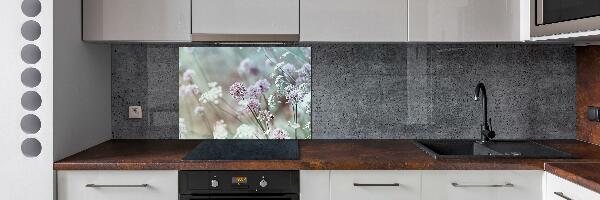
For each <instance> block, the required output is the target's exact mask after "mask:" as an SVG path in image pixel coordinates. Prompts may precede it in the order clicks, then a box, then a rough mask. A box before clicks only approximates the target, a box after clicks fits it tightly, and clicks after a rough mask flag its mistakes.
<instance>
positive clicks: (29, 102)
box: [21, 91, 42, 111]
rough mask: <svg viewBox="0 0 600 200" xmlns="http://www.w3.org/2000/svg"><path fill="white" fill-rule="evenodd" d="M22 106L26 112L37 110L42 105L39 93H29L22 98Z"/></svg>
mask: <svg viewBox="0 0 600 200" xmlns="http://www.w3.org/2000/svg"><path fill="white" fill-rule="evenodd" d="M21 105H22V106H23V108H25V110H29V111H34V110H37V109H38V108H40V106H41V105H42V97H41V96H40V94H38V93H37V92H34V91H27V92H25V93H24V94H23V96H21Z"/></svg>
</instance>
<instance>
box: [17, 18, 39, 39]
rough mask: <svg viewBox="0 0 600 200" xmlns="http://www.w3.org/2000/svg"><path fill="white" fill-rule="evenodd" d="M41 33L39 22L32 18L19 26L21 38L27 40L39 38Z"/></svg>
mask: <svg viewBox="0 0 600 200" xmlns="http://www.w3.org/2000/svg"><path fill="white" fill-rule="evenodd" d="M41 34H42V27H41V26H40V24H39V23H37V22H36V21H33V20H29V21H26V22H25V23H23V25H22V26H21V35H22V36H23V38H25V39H26V40H29V41H34V40H37V39H38V38H40V35H41Z"/></svg>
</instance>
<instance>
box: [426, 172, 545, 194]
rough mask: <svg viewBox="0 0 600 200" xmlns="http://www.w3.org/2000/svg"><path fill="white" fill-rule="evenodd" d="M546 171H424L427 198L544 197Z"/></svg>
mask: <svg viewBox="0 0 600 200" xmlns="http://www.w3.org/2000/svg"><path fill="white" fill-rule="evenodd" d="M542 179H543V171H516V170H515V171H513V170H511V171H487V170H485V171H479V170H478V171H424V172H423V180H422V181H423V188H422V191H423V194H422V196H423V198H422V199H423V200H506V199H511V200H542Z"/></svg>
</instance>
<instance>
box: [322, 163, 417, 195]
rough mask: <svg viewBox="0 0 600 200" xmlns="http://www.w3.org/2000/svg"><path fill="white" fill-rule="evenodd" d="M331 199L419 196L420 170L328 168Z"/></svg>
mask: <svg viewBox="0 0 600 200" xmlns="http://www.w3.org/2000/svg"><path fill="white" fill-rule="evenodd" d="M330 190H331V200H398V199H405V200H419V199H420V198H421V197H420V193H421V172H419V171H396V170H394V171H379V170H378V171H370V170H365V171H363V170H360V171H338V170H334V171H331V182H330Z"/></svg>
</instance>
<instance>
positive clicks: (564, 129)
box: [112, 43, 576, 139]
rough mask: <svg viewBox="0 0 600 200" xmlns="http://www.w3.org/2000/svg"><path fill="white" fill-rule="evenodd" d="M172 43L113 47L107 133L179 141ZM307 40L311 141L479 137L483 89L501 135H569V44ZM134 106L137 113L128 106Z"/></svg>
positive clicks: (572, 121) (572, 77)
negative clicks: (478, 91)
mask: <svg viewBox="0 0 600 200" xmlns="http://www.w3.org/2000/svg"><path fill="white" fill-rule="evenodd" d="M180 46H181V45H174V44H122V45H113V46H112V113H113V114H112V131H113V138H117V139H124V138H131V139H138V138H139V139H142V138H156V139H159V138H169V139H175V138H178V137H179V135H178V122H179V118H178V78H179V77H178V67H179V65H178V55H179V53H178V51H179V47H180ZM302 46H310V47H312V91H313V92H312V138H314V139H324V138H338V139H382V138H478V137H479V124H481V118H482V109H481V104H480V102H476V101H473V99H472V96H473V93H474V90H475V85H476V84H477V83H478V82H480V81H481V82H484V83H485V84H486V87H487V89H488V91H487V92H488V96H489V108H490V109H489V112H490V114H489V116H490V117H491V118H492V125H493V127H494V130H495V131H496V133H497V135H498V136H497V138H501V139H522V138H537V139H544V138H557V139H558V138H575V118H576V116H575V76H576V74H575V70H576V67H575V48H574V47H572V46H571V45H548V44H328V43H327V44H326V43H317V44H302ZM130 105H141V106H142V107H143V112H144V113H143V115H144V116H143V117H144V118H142V119H128V118H127V116H128V115H127V107H128V106H130Z"/></svg>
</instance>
